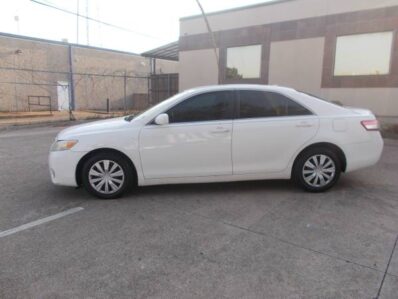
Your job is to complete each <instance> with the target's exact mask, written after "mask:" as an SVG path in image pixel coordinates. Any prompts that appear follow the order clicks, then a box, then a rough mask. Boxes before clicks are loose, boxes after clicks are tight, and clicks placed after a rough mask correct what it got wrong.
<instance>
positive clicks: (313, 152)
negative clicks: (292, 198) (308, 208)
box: [292, 147, 341, 192]
mask: <svg viewBox="0 0 398 299" xmlns="http://www.w3.org/2000/svg"><path fill="white" fill-rule="evenodd" d="M321 156H323V159H326V158H324V157H327V158H329V159H330V160H332V161H333V163H334V169H335V171H334V174H333V175H331V172H330V169H333V163H332V164H331V165H332V166H331V167H329V166H328V167H329V168H324V169H328V172H327V173H326V175H327V176H329V178H327V177H326V176H323V175H324V174H325V173H324V172H321V173H320V174H321V176H322V177H323V179H324V180H325V178H327V179H326V180H325V184H324V185H322V183H321V178H316V177H314V181H315V180H317V182H319V186H316V185H317V184H316V183H311V182H308V180H312V179H311V178H310V177H311V176H312V175H314V174H311V168H310V167H308V166H307V165H308V164H307V165H306V166H304V165H305V163H307V161H309V160H310V159H313V158H315V159H316V161H318V162H319V164H321V163H320V159H321ZM314 161H315V160H310V162H314ZM325 161H328V160H325ZM325 163H326V162H325ZM313 164H315V163H310V165H313ZM325 165H326V164H325ZM340 174H341V161H340V159H339V157H338V155H337V154H336V152H335V151H333V150H332V149H329V148H325V147H316V148H310V149H308V150H306V151H305V152H303V153H301V154H300V155H299V156H298V157H297V158H296V161H295V163H294V166H293V171H292V179H293V180H294V181H295V182H296V184H298V185H299V186H300V187H301V188H303V189H304V190H306V191H309V192H324V191H326V190H328V189H330V188H331V187H333V186H334V185H335V184H336V182H337V181H338V180H339V177H340ZM315 176H317V175H316V174H315ZM327 180H330V181H328V182H327ZM326 182H327V183H326Z"/></svg>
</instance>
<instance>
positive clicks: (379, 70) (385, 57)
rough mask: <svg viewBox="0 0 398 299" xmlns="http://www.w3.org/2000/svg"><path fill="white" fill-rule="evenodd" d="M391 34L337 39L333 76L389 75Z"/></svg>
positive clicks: (349, 36)
mask: <svg viewBox="0 0 398 299" xmlns="http://www.w3.org/2000/svg"><path fill="white" fill-rule="evenodd" d="M392 42H393V32H391V31H390V32H379V33H368V34H357V35H346V36H339V37H337V42H336V54H335V65H334V76H364V75H387V74H389V73H390V64H391V51H392Z"/></svg>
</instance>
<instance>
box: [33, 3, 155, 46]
mask: <svg viewBox="0 0 398 299" xmlns="http://www.w3.org/2000/svg"><path fill="white" fill-rule="evenodd" d="M30 1H31V2H34V3H36V4H40V5H43V6H46V7H49V8H53V9H56V10H59V11H62V12H64V13H67V14H70V15H74V16H77V17H78V18H84V19H86V20H89V21H92V22H96V23H99V24H102V25H105V26H108V27H112V28H116V29H119V30H123V31H127V32H131V33H134V34H137V35H141V36H145V37H148V38H152V39H158V40H161V38H159V37H155V36H152V35H149V34H145V33H141V32H137V31H134V30H132V29H129V28H125V27H122V26H119V25H114V24H111V23H108V22H104V21H101V20H98V19H95V18H92V17H89V16H85V15H81V14H79V13H77V12H73V11H70V10H67V9H64V8H61V7H58V6H54V5H51V4H47V3H43V2H40V1H37V0H30Z"/></svg>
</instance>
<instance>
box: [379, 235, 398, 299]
mask: <svg viewBox="0 0 398 299" xmlns="http://www.w3.org/2000/svg"><path fill="white" fill-rule="evenodd" d="M397 243H398V235H397V237H396V238H395V243H394V246H393V248H392V250H391V254H390V258H389V259H388V263H387V267H386V270H385V271H384V275H383V279H382V280H381V283H380V287H379V290H378V291H377V295H376V297H375V299H378V298H380V294H381V290H382V289H383V285H384V280H385V279H386V276H387V274H388V268H389V267H390V264H391V260H392V257H393V255H394V251H395V248H396V247H397ZM390 275H391V274H390ZM393 276H395V275H393Z"/></svg>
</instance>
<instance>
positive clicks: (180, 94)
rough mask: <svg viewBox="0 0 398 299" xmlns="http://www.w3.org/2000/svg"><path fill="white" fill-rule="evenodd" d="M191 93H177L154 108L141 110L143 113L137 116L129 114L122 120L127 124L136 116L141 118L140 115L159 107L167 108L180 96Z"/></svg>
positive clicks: (189, 91)
mask: <svg viewBox="0 0 398 299" xmlns="http://www.w3.org/2000/svg"><path fill="white" fill-rule="evenodd" d="M191 92H192V90H187V91H183V92H181V93H178V94H176V95H174V96H172V97H171V98H168V99H167V100H164V101H162V102H160V103H158V104H156V105H155V106H152V107H149V108H148V109H146V110H143V111H141V112H139V113H137V114H130V115H127V116H126V117H125V118H124V119H125V120H126V121H129V122H130V121H132V120H133V119H136V118H137V117H138V116H142V115H144V114H147V113H150V112H151V111H152V110H154V109H158V108H159V107H161V106H167V105H168V104H169V103H170V102H172V101H174V99H176V98H179V97H181V96H183V95H185V94H188V93H191Z"/></svg>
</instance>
